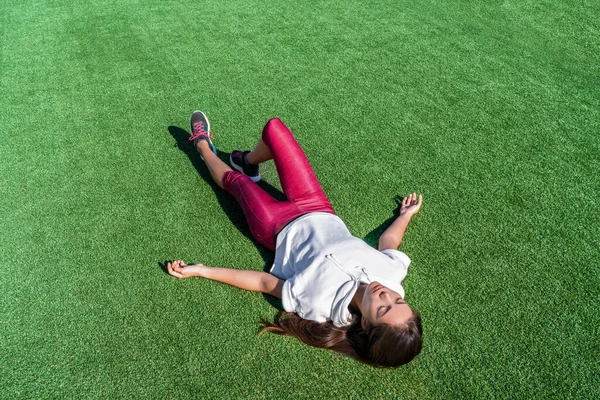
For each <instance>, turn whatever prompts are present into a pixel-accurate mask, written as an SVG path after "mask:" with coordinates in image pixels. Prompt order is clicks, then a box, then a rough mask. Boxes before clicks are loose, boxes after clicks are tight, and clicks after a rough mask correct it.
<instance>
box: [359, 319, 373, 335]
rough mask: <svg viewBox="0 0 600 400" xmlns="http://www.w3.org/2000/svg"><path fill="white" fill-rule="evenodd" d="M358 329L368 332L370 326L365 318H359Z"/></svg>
mask: <svg viewBox="0 0 600 400" xmlns="http://www.w3.org/2000/svg"><path fill="white" fill-rule="evenodd" d="M360 327H361V328H362V330H363V331H365V332H369V328H370V327H371V325H370V324H369V321H367V319H366V318H365V317H360Z"/></svg>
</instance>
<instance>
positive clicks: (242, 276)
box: [167, 260, 284, 298]
mask: <svg viewBox="0 0 600 400" xmlns="http://www.w3.org/2000/svg"><path fill="white" fill-rule="evenodd" d="M167 269H168V270H169V274H170V275H173V276H174V277H176V278H179V279H182V278H189V277H192V276H199V277H202V278H206V279H210V280H213V281H218V282H223V283H226V284H228V285H231V286H235V287H237V288H240V289H244V290H251V291H253V292H263V293H267V294H270V295H271V296H275V297H277V298H281V289H282V287H283V283H284V281H283V280H281V279H279V278H277V277H276V276H274V275H271V274H269V273H267V272H258V271H250V270H240V269H230V268H216V267H207V266H206V265H202V264H194V265H186V264H185V263H184V262H183V261H181V260H178V261H173V262H172V263H170V262H169V263H167Z"/></svg>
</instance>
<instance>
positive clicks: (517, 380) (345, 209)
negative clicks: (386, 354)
mask: <svg viewBox="0 0 600 400" xmlns="http://www.w3.org/2000/svg"><path fill="white" fill-rule="evenodd" d="M599 11H600V10H599V7H598V4H597V3H596V2H593V1H587V0H583V1H567V0H565V1H561V2H549V1H541V0H536V1H520V2H516V1H512V2H510V1H491V2H490V1H486V2H484V1H451V2H442V1H439V0H430V1H420V2H409V1H404V0H400V1H383V0H381V1H368V0H367V1H364V0H363V1H354V0H347V1H307V2H296V1H294V2H290V1H270V2H256V1H227V2H219V1H200V2H192V1H186V0H178V1H164V0H161V1H157V0H148V1H127V2H119V1H114V0H108V1H107V0H96V1H93V2H92V1H66V0H55V1H50V0H47V1H34V0H31V1H24V2H23V1H21V2H19V1H15V0H4V1H2V2H1V3H0V29H1V30H0V52H1V53H0V56H1V59H0V60H1V61H0V74H1V75H0V82H1V96H0V127H1V131H0V139H1V140H0V268H1V275H0V276H1V278H0V359H1V362H0V388H1V389H0V397H2V398H45V397H72V398H81V397H85V398H113V397H118V398H123V397H128V398H129V397H134V398H141V397H153V398H190V397H194V398H217V397H231V398H279V397H282V398H296V397H321V398H343V397H350V398H383V397H392V398H419V399H422V398H505V397H509V398H544V399H545V398H598V397H599V396H600V393H599V389H598V388H599V387H600V364H599V358H598V357H599V354H600V346H599V345H598V338H599V336H600V335H599V334H600V329H599V328H598V327H599V326H600V312H599V301H600V270H599V266H600V263H599V261H600V257H599V255H600V250H599V246H600V242H599V238H600V229H599V227H600V210H599V200H598V198H599V196H600V193H599V192H600V190H599V189H600V187H599V183H598V176H600V167H599V165H600V163H599V161H600V141H599V132H600V129H599V128H600V123H599V121H600V119H599V117H600V115H599V114H600V113H599V110H600V108H599V106H600V104H599V103H600V101H599V97H598V93H599V92H598V89H599V86H598V82H599V80H598V77H599V70H598V65H599V62H600V57H598V43H599V35H598V33H599V27H598V22H597V15H598V14H599ZM196 109H202V110H203V111H205V112H206V113H207V115H208V117H209V118H210V121H211V127H212V129H213V131H214V132H215V134H216V140H215V144H216V145H217V147H218V149H219V150H220V153H219V154H220V155H221V156H222V157H223V158H224V159H226V158H227V156H228V153H230V152H231V151H232V150H234V149H238V148H249V147H250V146H252V145H253V144H254V143H255V141H256V140H257V138H258V135H259V134H260V130H261V128H262V126H263V124H264V123H265V122H266V121H267V120H268V119H269V118H270V117H274V116H277V117H280V118H281V119H282V120H284V122H286V123H287V124H288V125H289V126H290V127H291V129H292V131H293V132H294V133H295V134H296V137H297V138H298V140H299V142H300V143H301V145H302V146H303V147H304V149H305V151H306V153H307V155H308V157H309V159H310V160H311V162H312V164H313V167H314V169H315V170H316V173H317V175H318V177H319V179H320V181H321V183H322V185H323V187H324V189H325V191H326V193H327V194H328V196H329V198H330V200H331V201H332V203H333V206H334V208H335V209H336V211H337V213H338V214H339V215H340V216H341V217H342V219H343V220H344V221H346V223H347V225H348V227H349V228H350V230H351V231H352V232H353V233H354V234H355V235H356V236H358V237H363V238H365V239H366V240H367V242H369V243H371V244H375V243H376V242H377V238H378V235H379V234H380V233H381V232H382V231H383V229H385V227H386V226H387V225H386V224H389V223H390V221H391V218H392V217H393V211H394V207H395V204H396V202H395V198H396V197H397V196H401V195H403V194H406V193H409V192H412V191H416V192H419V193H423V194H424V206H423V209H422V211H421V213H420V214H418V215H417V216H416V217H415V218H414V221H413V222H412V223H411V226H410V227H409V229H408V231H407V234H406V236H405V240H404V242H403V243H402V246H401V250H403V251H405V252H406V253H408V254H409V256H410V257H411V258H412V260H413V263H412V265H411V268H410V270H409V274H408V277H407V279H406V280H405V282H404V286H405V289H406V293H407V296H406V299H407V300H408V302H409V303H410V304H412V305H413V306H415V307H417V308H418V309H419V310H420V311H421V313H422V316H423V324H424V332H425V333H424V348H423V351H422V353H421V354H420V355H419V356H418V357H417V359H415V360H414V361H413V362H411V363H410V364H408V365H406V366H404V367H401V368H399V369H396V370H381V369H374V368H370V367H367V366H363V365H360V364H358V363H356V362H355V361H353V360H350V359H347V358H343V357H340V356H336V355H335V354H332V353H331V352H327V351H324V350H317V349H313V348H309V347H307V346H305V345H303V344H302V343H300V342H298V341H296V340H293V339H289V338H283V337H279V336H275V335H269V334H265V335H262V336H258V337H257V336H256V332H257V329H258V327H257V322H258V321H259V320H260V319H261V318H262V317H273V316H274V315H275V313H276V312H277V308H278V307H280V304H279V303H278V302H277V301H276V300H275V299H272V298H269V297H268V296H263V295H261V294H258V293H249V292H242V291H240V290H237V289H235V288H232V287H229V286H226V285H222V284H219V283H215V282H210V281H204V280H201V279H189V280H183V281H178V280H176V279H174V278H172V277H170V276H169V275H167V274H166V273H165V270H164V262H165V261H166V260H173V259H184V260H186V261H188V262H202V263H205V264H207V265H214V266H224V267H233V268H250V269H255V270H262V269H264V268H267V267H268V265H269V263H270V261H271V260H272V255H271V254H270V253H269V252H268V251H266V250H265V249H263V248H261V247H260V245H258V244H257V243H256V242H255V241H253V240H252V239H251V237H250V234H249V231H248V229H247V228H246V226H245V224H244V220H243V215H242V214H241V212H240V211H239V210H238V209H237V207H236V204H235V202H234V201H233V200H232V199H231V198H230V197H228V196H227V195H226V194H224V193H223V192H222V191H220V190H218V188H216V187H215V185H214V184H212V183H211V182H210V179H209V176H208V173H207V171H206V170H205V168H204V167H203V165H202V163H201V160H200V159H199V158H198V156H197V155H196V154H194V152H193V151H192V148H191V146H190V144H189V142H187V141H186V139H185V136H186V135H187V131H188V129H189V128H188V118H189V115H190V114H191V112H192V111H194V110H196ZM262 172H263V175H264V177H265V180H266V181H267V182H268V183H269V184H270V185H272V186H273V187H275V188H277V187H278V182H277V177H276V172H275V168H274V166H273V164H272V163H268V164H267V165H265V166H264V167H263V171H262Z"/></svg>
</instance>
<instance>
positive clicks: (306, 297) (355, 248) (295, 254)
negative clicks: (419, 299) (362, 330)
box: [271, 212, 410, 326]
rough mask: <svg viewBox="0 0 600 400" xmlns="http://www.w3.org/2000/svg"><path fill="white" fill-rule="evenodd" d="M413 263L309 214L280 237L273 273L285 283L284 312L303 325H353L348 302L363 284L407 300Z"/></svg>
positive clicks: (331, 218) (329, 218)
mask: <svg viewBox="0 0 600 400" xmlns="http://www.w3.org/2000/svg"><path fill="white" fill-rule="evenodd" d="M409 264H410V258H408V256H407V255H406V254H404V253H402V252H401V251H398V250H383V251H378V250H376V249H374V248H372V247H371V246H369V245H368V244H367V243H365V242H364V241H363V240H361V239H359V238H357V237H354V236H352V234H351V233H350V231H349V230H348V228H346V225H345V224H344V222H342V220H341V219H340V218H339V217H338V216H336V215H333V214H328V213H321V212H316V213H310V214H306V215H303V216H301V217H300V218H297V219H296V220H294V221H293V222H292V223H290V224H289V225H288V226H286V227H285V228H284V229H283V230H282V231H281V232H280V233H279V234H278V235H277V246H276V250H275V262H274V263H273V267H272V268H271V273H272V274H273V275H275V276H277V277H278V278H280V279H284V280H285V283H284V284H283V289H282V296H281V299H282V302H283V308H284V309H285V310H286V311H289V312H295V313H297V314H298V315H299V316H300V317H302V318H304V319H309V320H312V321H317V322H325V321H331V322H333V324H334V325H336V326H345V325H349V324H350V323H351V322H352V316H351V314H350V311H349V310H348V306H349V305H350V301H351V300H352V297H353V296H354V293H356V290H357V289H358V286H359V285H360V283H361V282H364V283H371V282H374V281H377V282H379V283H381V284H382V285H385V286H387V287H388V288H390V289H391V290H393V291H396V292H398V293H399V294H400V295H401V296H402V297H404V288H403V287H402V285H401V282H402V280H403V279H404V277H405V276H406V272H407V269H408V265H409Z"/></svg>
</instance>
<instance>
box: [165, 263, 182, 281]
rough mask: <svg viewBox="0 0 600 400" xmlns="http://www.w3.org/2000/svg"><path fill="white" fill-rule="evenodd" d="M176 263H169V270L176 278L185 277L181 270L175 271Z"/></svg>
mask: <svg viewBox="0 0 600 400" xmlns="http://www.w3.org/2000/svg"><path fill="white" fill-rule="evenodd" d="M174 265H175V263H173V264H171V263H167V269H168V270H169V275H171V276H174V277H175V278H180V279H181V278H183V275H181V274H180V273H179V272H177V271H175V270H174V269H173V267H174Z"/></svg>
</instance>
